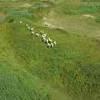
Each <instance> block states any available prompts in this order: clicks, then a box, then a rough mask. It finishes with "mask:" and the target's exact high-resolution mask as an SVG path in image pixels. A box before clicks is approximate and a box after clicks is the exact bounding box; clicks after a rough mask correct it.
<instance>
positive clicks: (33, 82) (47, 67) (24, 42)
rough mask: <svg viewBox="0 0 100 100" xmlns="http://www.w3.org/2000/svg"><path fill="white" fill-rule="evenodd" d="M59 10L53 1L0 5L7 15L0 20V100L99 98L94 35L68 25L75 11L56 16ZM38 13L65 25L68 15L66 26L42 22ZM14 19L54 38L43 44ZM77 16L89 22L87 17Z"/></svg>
mask: <svg viewBox="0 0 100 100" xmlns="http://www.w3.org/2000/svg"><path fill="white" fill-rule="evenodd" d="M57 8H59V7H57ZM59 9H60V8H59ZM59 9H56V6H55V7H54V8H53V9H52V8H48V9H47V8H46V9H44V8H41V9H39V8H37V9H34V7H33V8H28V9H26V8H23V9H20V8H18V9H15V8H10V7H9V8H8V9H5V8H2V12H6V14H7V15H8V16H6V18H5V20H4V21H3V23H0V100H99V99H100V95H99V94H100V85H99V84H100V79H99V76H100V46H99V45H100V40H99V39H97V38H95V37H93V36H94V35H93V36H92V37H88V36H87V35H80V33H81V32H80V31H79V30H76V31H74V30H71V28H70V27H71V25H72V24H73V22H74V21H75V20H76V21H75V22H74V23H76V25H79V21H78V17H79V16H80V14H76V15H74V14H71V15H70V14H69V15H68V16H66V15H65V14H63V13H59V16H58V17H56V16H57V15H58V12H56V11H58V10H59ZM93 9H94V8H93ZM51 10H54V11H53V12H54V13H53V12H52V11H51ZM62 11H63V10H62ZM22 12H23V13H22ZM84 12H85V10H84ZM55 13H56V14H55ZM96 14H97V13H96ZM29 15H30V16H29ZM44 16H46V17H47V18H51V19H55V20H54V21H55V22H54V23H57V22H58V23H59V24H60V25H65V26H66V25H67V24H66V22H68V18H69V19H70V23H71V25H70V27H68V28H67V29H66V27H64V26H62V27H63V29H59V24H55V25H56V26H57V27H58V28H50V27H44V26H43V20H42V18H43V17H44ZM98 16H99V15H98ZM11 19H13V21H9V20H11ZM51 19H48V22H52V21H51ZM58 19H59V21H58ZM72 19H75V20H72ZM19 20H23V21H24V22H26V23H29V24H30V25H33V26H34V28H35V30H36V31H44V32H45V33H47V34H48V35H49V36H50V37H51V38H52V39H54V40H56V41H57V46H56V47H54V48H50V49H49V48H47V47H46V45H45V44H44V43H42V42H41V40H40V39H39V38H37V37H35V36H32V35H31V34H30V32H29V31H28V30H27V29H26V28H25V25H24V24H19ZM62 20H63V23H61V22H62ZM71 20H72V21H71ZM82 21H85V22H84V24H85V23H87V25H89V24H90V22H91V19H82ZM87 21H88V22H87ZM64 22H65V23H64ZM82 23H83V22H82ZM91 23H92V24H91V25H90V26H91V27H93V28H94V27H97V26H98V27H99V24H97V22H95V21H93V22H91ZM91 27H90V30H91V29H92V28H91ZM78 28H81V27H79V26H77V29H78ZM94 29H95V28H94ZM87 30H89V27H87V29H86V30H84V32H86V33H88V32H90V31H87ZM95 31H96V29H95ZM88 34H89V33H88ZM89 36H90V34H89Z"/></svg>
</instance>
